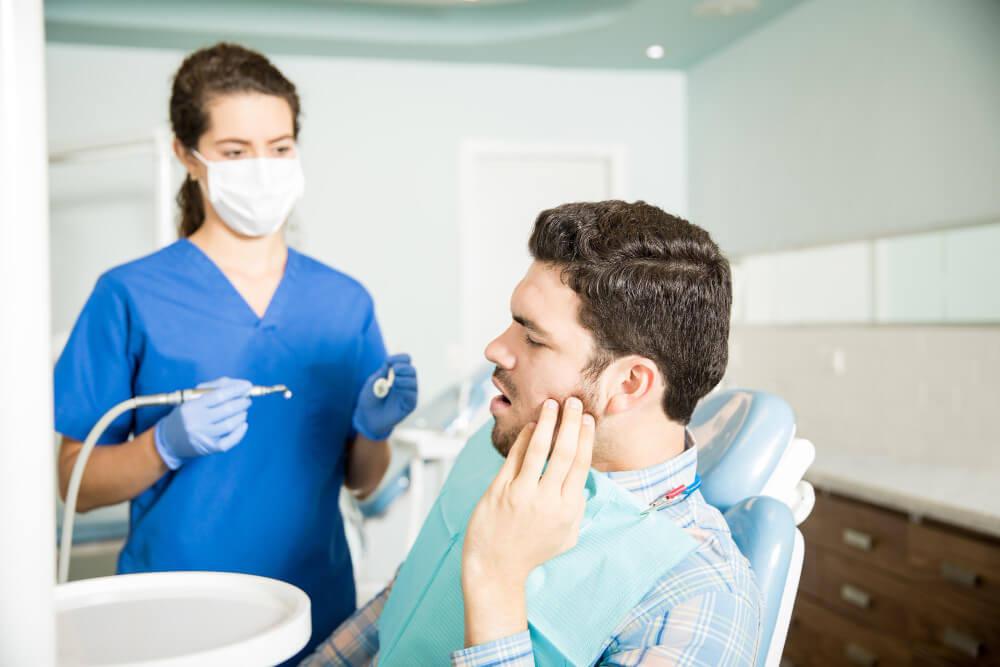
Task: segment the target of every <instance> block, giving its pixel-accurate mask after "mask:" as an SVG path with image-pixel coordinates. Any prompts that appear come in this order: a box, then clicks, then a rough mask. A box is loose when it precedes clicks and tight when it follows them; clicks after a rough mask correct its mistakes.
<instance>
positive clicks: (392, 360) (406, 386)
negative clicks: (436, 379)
mask: <svg viewBox="0 0 1000 667" xmlns="http://www.w3.org/2000/svg"><path fill="white" fill-rule="evenodd" d="M390 367H391V368H392V371H393V373H395V375H396V378H395V380H393V383H392V387H391V388H390V389H389V393H388V395H386V397H385V398H379V397H378V396H376V395H375V391H374V388H375V382H376V381H377V380H379V379H381V378H385V377H386V376H387V375H388V374H389V368H390ZM415 407H417V370H416V369H415V368H414V367H413V366H412V365H411V364H410V355H408V354H396V355H393V356H391V357H389V358H388V359H386V360H385V363H384V364H382V367H381V368H379V369H378V370H377V371H375V372H374V373H373V374H372V376H371V377H370V378H368V380H367V381H366V382H365V386H364V387H362V388H361V394H360V395H359V396H358V407H357V408H356V409H355V410H354V419H353V423H354V430H356V431H357V432H358V433H360V434H361V435H363V436H365V437H366V438H368V439H369V440H385V439H386V438H388V437H389V434H390V433H392V429H393V428H395V426H396V424H398V423H399V422H401V421H403V420H404V419H405V418H406V416H407V415H408V414H410V413H411V412H413V408H415Z"/></svg>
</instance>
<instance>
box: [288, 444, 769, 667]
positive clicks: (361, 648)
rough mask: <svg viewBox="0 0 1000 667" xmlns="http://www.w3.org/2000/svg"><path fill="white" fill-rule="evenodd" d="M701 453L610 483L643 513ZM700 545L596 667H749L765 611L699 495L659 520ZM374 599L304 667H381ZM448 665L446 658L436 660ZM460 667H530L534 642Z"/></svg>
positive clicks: (466, 652) (742, 562) (617, 634)
mask: <svg viewBox="0 0 1000 667" xmlns="http://www.w3.org/2000/svg"><path fill="white" fill-rule="evenodd" d="M697 464H698V454H697V449H696V448H695V447H694V446H693V442H691V440H690V436H689V441H688V447H687V449H686V450H685V451H684V452H683V453H682V454H681V455H679V456H676V457H674V458H673V459H671V460H669V461H666V462H665V463H661V464H659V465H655V466H652V467H650V468H645V469H642V470H630V471H626V472H613V473H609V474H608V476H609V477H610V478H611V479H612V480H613V481H615V482H617V483H618V484H619V485H621V486H622V488H624V489H626V490H628V491H630V492H632V493H634V494H635V495H636V496H637V497H638V498H639V499H640V500H641V501H642V502H643V503H649V502H652V501H653V499H655V498H657V497H658V496H660V495H662V494H663V493H665V492H666V491H667V490H669V489H672V488H675V487H677V486H679V485H681V484H687V485H690V484H691V483H692V482H693V481H694V475H695V470H696V468H697ZM660 511H661V512H663V513H666V514H667V515H668V516H669V517H670V518H672V519H673V521H674V522H675V523H676V524H677V525H679V526H681V527H682V528H684V529H685V530H688V531H689V532H690V533H691V534H693V535H694V536H695V537H696V538H697V539H698V541H699V546H698V548H697V549H696V550H695V551H694V552H693V553H692V554H691V555H689V556H688V557H687V558H685V559H684V560H683V561H681V563H680V564H678V565H677V566H676V567H674V568H673V569H672V570H670V571H669V572H668V573H667V574H665V575H664V576H663V577H662V578H661V579H660V580H659V581H657V583H656V584H655V585H654V586H653V588H652V590H650V591H649V593H647V594H646V596H645V597H644V598H643V599H642V600H641V601H640V602H639V604H638V605H636V607H635V608H633V609H632V611H631V612H629V614H628V615H627V616H626V617H625V618H624V619H622V621H621V623H619V624H618V627H617V628H616V629H615V631H614V633H613V634H612V636H611V637H609V638H608V642H607V644H605V647H604V651H603V652H602V654H601V657H600V658H599V659H598V661H597V663H596V664H598V665H619V666H622V667H625V666H631V665H693V666H704V667H720V666H726V665H747V666H749V665H753V664H754V663H755V661H756V657H757V651H758V650H759V649H760V641H761V636H760V635H761V606H762V601H761V597H760V593H759V591H758V589H757V584H756V582H755V581H754V578H753V574H752V573H751V571H750V566H749V563H747V560H746V559H745V558H744V557H743V555H742V554H741V553H740V552H739V549H738V548H737V547H736V544H735V543H734V542H733V540H732V537H731V536H730V534H729V528H728V527H727V526H726V522H725V520H724V519H723V517H722V515H721V514H720V513H719V511H718V510H717V509H715V508H714V507H712V506H710V505H709V504H708V503H706V502H705V499H704V498H703V497H702V495H701V493H700V492H697V491H696V492H695V493H693V494H691V495H690V496H689V497H688V498H687V499H686V500H684V501H683V502H680V503H677V504H675V505H672V506H670V507H667V508H664V509H662V510H660ZM388 590H389V589H386V590H384V591H382V592H381V593H379V594H378V595H377V596H375V598H373V599H372V601H371V602H369V603H368V604H367V605H365V606H364V607H362V608H361V609H359V610H358V611H357V612H356V613H355V614H354V615H353V616H352V617H351V618H349V619H348V620H347V621H345V622H344V624H343V625H341V626H340V627H339V628H338V629H337V630H336V631H335V632H334V633H333V634H332V635H330V637H329V639H327V640H326V641H325V642H323V643H322V644H321V645H320V646H319V647H318V648H317V649H316V652H315V653H313V655H311V656H310V657H309V658H307V659H306V660H304V661H303V662H302V667H363V666H367V665H372V664H377V662H378V646H379V644H378V628H377V627H376V622H377V621H378V617H379V614H381V613H382V607H383V606H384V605H385V601H386V599H387V598H388V595H389V593H388ZM442 660H444V656H442ZM451 664H452V665H454V666H456V667H484V666H486V665H489V666H490V667H531V666H532V665H534V664H535V660H534V657H533V656H532V651H531V637H530V636H529V634H528V632H521V633H519V634H516V635H512V636H510V637H505V638H503V639H499V640H497V641H492V642H489V643H487V644H481V645H479V646H473V647H470V648H465V649H462V650H460V651H455V652H454V653H452V655H451Z"/></svg>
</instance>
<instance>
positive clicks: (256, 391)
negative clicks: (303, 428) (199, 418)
mask: <svg viewBox="0 0 1000 667" xmlns="http://www.w3.org/2000/svg"><path fill="white" fill-rule="evenodd" d="M210 391H213V389H211V388H202V389H179V390H177V391H170V392H165V393H162V394H149V395H147V396H135V397H133V398H130V399H128V400H125V401H122V402H121V403H119V404H118V405H116V406H114V407H113V408H111V409H110V410H108V411H107V412H106V413H104V416H103V417H101V418H100V419H99V420H97V424H95V425H94V427H93V428H92V429H90V433H88V434H87V439H86V440H84V443H83V448H82V449H80V453H79V454H78V455H77V457H76V463H74V464H73V473H72V474H71V475H70V478H69V488H68V490H67V491H66V511H65V512H64V514H63V526H62V536H61V537H60V542H59V578H58V582H59V583H60V584H64V583H66V580H67V579H68V578H69V560H70V550H71V548H72V546H73V519H74V518H75V516H76V499H77V496H78V495H79V493H80V483H81V481H82V480H83V470H84V468H86V466H87V460H88V459H89V458H90V454H91V452H93V450H94V446H95V445H96V444H97V439H98V438H99V437H101V434H102V433H104V431H105V429H107V428H108V426H110V425H111V423H112V422H113V421H114V420H115V419H116V418H117V417H118V415H120V414H122V413H123V412H125V411H127V410H134V409H135V408H141V407H147V406H152V405H179V404H181V403H184V402H186V401H192V400H194V399H196V398H198V397H200V396H203V395H204V394H207V393H208V392H210ZM276 393H281V394H282V396H284V398H285V400H288V399H290V398H291V397H292V391H291V390H290V389H289V388H288V387H286V386H285V385H283V384H276V385H272V386H257V385H255V386H254V387H253V388H252V389H251V390H250V393H249V395H250V396H252V397H259V396H267V395H269V394H276Z"/></svg>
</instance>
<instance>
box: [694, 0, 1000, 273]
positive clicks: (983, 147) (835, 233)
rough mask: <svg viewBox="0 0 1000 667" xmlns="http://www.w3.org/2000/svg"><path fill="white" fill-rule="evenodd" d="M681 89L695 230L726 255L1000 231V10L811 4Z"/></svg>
mask: <svg viewBox="0 0 1000 667" xmlns="http://www.w3.org/2000/svg"><path fill="white" fill-rule="evenodd" d="M689 74H690V76H689V82H688V85H689V100H690V108H689V118H688V124H689V127H690V146H691V163H690V167H691V174H690V181H691V194H690V196H691V214H692V219H694V220H696V221H699V222H700V223H702V224H704V225H706V226H707V227H708V228H709V229H710V230H711V231H712V232H713V233H714V234H715V235H716V237H717V238H718V239H719V241H720V242H721V244H722V245H723V247H724V248H725V249H726V250H728V251H729V252H731V253H737V254H745V253H747V252H754V251H761V250H775V249H785V248H790V247H796V246H802V245H812V244H817V243H828V242H834V241H845V240H857V239H862V238H870V237H873V236H880V235H884V234H888V233H895V232H900V231H909V230H917V229H924V228H928V227H932V226H940V225H951V224H962V223H966V222H971V221H983V220H1000V187H998V186H997V184H998V180H997V178H998V176H997V175H998V174H1000V3H998V2H996V1H995V0H957V1H948V0H946V1H942V0H878V1H877V2H872V1H871V0H810V1H808V2H805V3H803V4H801V5H799V6H798V7H796V8H793V9H792V10H790V11H789V12H787V13H786V14H783V15H782V16H781V17H779V18H777V19H776V20H775V21H773V22H772V23H770V24H768V25H766V26H764V27H763V28H762V29H760V30H758V31H756V32H753V33H751V34H750V35H749V36H747V37H746V38H744V39H743V40H741V41H739V42H737V43H736V44H734V45H733V46H731V47H730V48H728V49H726V50H724V51H721V52H720V53H718V54H717V55H715V56H713V57H711V58H709V59H708V60H706V61H705V62H703V63H701V64H699V65H698V66H697V67H695V68H693V69H692V70H691V71H690V72H689Z"/></svg>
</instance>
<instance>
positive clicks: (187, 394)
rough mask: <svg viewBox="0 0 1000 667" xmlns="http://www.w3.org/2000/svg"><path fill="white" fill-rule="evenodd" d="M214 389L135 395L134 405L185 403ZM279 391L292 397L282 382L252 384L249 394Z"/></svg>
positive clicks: (259, 394)
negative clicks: (268, 384) (261, 384)
mask: <svg viewBox="0 0 1000 667" xmlns="http://www.w3.org/2000/svg"><path fill="white" fill-rule="evenodd" d="M213 391H215V389H214V388H213V387H203V388H200V389H179V390H177V391H169V392H166V393H163V394H149V395H148V396H136V397H135V399H133V400H135V402H136V407H139V406H144V405H177V404H179V403H186V402H187V401H193V400H194V399H196V398H199V397H201V396H204V395H205V394H209V393H211V392H213ZM278 393H280V394H281V395H282V396H284V397H285V400H288V399H290V398H291V397H292V390H291V389H289V388H288V387H286V386H285V385H283V384H275V385H271V386H269V387H267V386H260V385H254V386H253V388H251V389H250V394H249V395H250V396H252V397H254V398H256V397H258V396H267V395H268V394H278Z"/></svg>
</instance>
